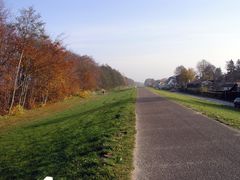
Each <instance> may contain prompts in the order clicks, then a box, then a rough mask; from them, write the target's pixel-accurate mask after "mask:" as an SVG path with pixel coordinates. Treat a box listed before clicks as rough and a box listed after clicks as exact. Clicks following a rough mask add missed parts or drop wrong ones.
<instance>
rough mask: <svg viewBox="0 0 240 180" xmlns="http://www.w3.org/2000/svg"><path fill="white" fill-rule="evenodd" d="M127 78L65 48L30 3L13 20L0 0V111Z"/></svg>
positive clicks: (127, 81)
mask: <svg viewBox="0 0 240 180" xmlns="http://www.w3.org/2000/svg"><path fill="white" fill-rule="evenodd" d="M130 83H133V81H132V80H130V79H128V78H126V77H124V76H123V75H122V74H121V73H120V72H118V71H117V70H115V69H113V68H111V67H110V66H108V65H98V64H97V63H96V62H95V61H94V60H93V59H92V58H91V57H89V56H80V55H78V54H75V53H73V52H70V51H69V50H67V49H66V48H65V47H64V46H63V44H62V41H60V40H52V39H51V38H50V37H49V36H48V35H47V34H46V31H45V23H44V22H43V21H42V20H41V16H40V15H39V14H38V13H36V11H35V10H34V9H33V8H32V7H30V8H27V9H22V10H21V11H20V15H19V16H17V17H16V18H15V19H14V20H11V21H10V20H9V19H8V12H7V10H6V9H5V7H4V5H3V2H1V0H0V114H2V115H3V114H6V113H9V112H11V110H12V109H13V107H14V106H16V105H19V106H22V107H24V108H32V107H34V106H36V105H39V104H46V103H47V102H49V101H51V102H52V101H57V100H59V99H62V98H64V97H66V96H69V95H73V94H76V93H78V92H79V91H80V90H96V89H100V88H104V89H110V88H114V87H117V86H124V85H127V84H130Z"/></svg>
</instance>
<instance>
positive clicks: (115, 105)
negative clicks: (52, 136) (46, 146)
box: [25, 98, 135, 129]
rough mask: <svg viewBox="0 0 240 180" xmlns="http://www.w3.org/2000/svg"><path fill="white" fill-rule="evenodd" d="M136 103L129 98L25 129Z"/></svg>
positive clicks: (27, 127) (28, 127)
mask: <svg viewBox="0 0 240 180" xmlns="http://www.w3.org/2000/svg"><path fill="white" fill-rule="evenodd" d="M134 102H135V101H134V99H133V98H128V99H124V100H121V101H117V102H114V103H108V104H104V105H103V106H100V107H98V108H92V109H89V110H87V111H84V112H80V113H74V114H73V115H70V116H67V115H66V116H64V117H60V118H54V119H52V120H46V121H44V122H39V123H37V124H32V125H28V126H26V127H25V128H26V129H31V128H39V127H42V126H49V125H53V124H57V123H62V122H65V121H69V120H72V119H75V118H77V117H81V116H86V115H91V114H93V113H96V112H100V111H104V110H106V111H107V110H109V109H111V108H115V107H117V106H123V105H126V104H128V103H134ZM103 113H104V112H103Z"/></svg>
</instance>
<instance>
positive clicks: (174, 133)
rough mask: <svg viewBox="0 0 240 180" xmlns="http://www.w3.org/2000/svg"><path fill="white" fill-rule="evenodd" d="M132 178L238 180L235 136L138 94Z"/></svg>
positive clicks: (239, 147)
mask: <svg viewBox="0 0 240 180" xmlns="http://www.w3.org/2000/svg"><path fill="white" fill-rule="evenodd" d="M136 111H137V145H136V150H135V171H134V175H133V176H134V179H137V180H142V179H156V180H166V179H167V180H168V179H172V180H181V179H183V180H188V179H189V180H195V179H199V180H204V179H210V180H215V179H217V180H219V179H222V180H234V179H240V133H239V131H237V130H233V129H231V128H229V127H226V126H225V125H222V124H221V123H219V122H217V121H214V120H211V119H208V118H206V117H204V116H202V115H200V114H197V113H195V112H193V111H191V110H189V109H186V108H184V107H182V106H180V105H177V104H175V103H173V102H170V101H168V100H166V99H164V98H161V97H159V96H158V95H155V94H153V93H151V92H150V91H148V90H147V89H145V88H139V89H138V98H137V109H136Z"/></svg>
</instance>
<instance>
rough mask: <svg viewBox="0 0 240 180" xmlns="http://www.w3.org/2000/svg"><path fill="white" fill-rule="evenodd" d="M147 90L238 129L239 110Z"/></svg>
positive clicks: (161, 91) (173, 94)
mask: <svg viewBox="0 0 240 180" xmlns="http://www.w3.org/2000/svg"><path fill="white" fill-rule="evenodd" d="M149 89H150V90H151V91H152V92H154V93H157V94H159V95H161V96H162V97H166V98H167V99H170V100H172V101H175V102H177V103H179V104H182V105H184V106H186V107H188V108H191V109H193V110H195V111H198V112H201V113H202V114H204V115H206V116H209V117H211V118H213V119H216V120H218V121H220V122H223V123H224V124H227V125H230V126H232V127H235V128H240V114H239V110H237V109H234V108H232V107H228V106H224V105H220V104H217V103H214V102H209V101H207V100H202V99H198V98H194V97H191V96H187V95H184V94H177V93H172V92H169V91H164V90H156V89H153V88H149Z"/></svg>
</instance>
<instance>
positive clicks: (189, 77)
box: [175, 60, 240, 87]
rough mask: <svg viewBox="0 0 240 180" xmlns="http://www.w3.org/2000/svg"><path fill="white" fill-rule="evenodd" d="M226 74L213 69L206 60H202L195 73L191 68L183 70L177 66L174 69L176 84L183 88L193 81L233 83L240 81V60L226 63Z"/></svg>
mask: <svg viewBox="0 0 240 180" xmlns="http://www.w3.org/2000/svg"><path fill="white" fill-rule="evenodd" d="M226 70H227V72H226V73H225V74H224V73H223V72H222V69H221V68H220V67H215V66H214V65H213V64H211V63H210V62H208V61H206V60H202V61H200V62H198V64H197V71H195V70H194V69H193V68H188V69H187V68H185V67H184V66H178V67H177V68H176V69H175V75H176V76H177V77H178V83H179V84H180V85H181V86H182V87H184V86H186V84H187V83H189V82H191V81H193V80H196V79H197V80H200V81H208V80H210V81H214V82H219V83H220V82H222V83H223V82H235V81H239V80H240V60H237V61H236V62H234V61H233V60H230V61H227V63H226Z"/></svg>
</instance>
